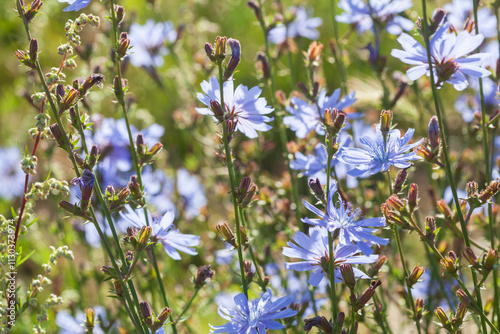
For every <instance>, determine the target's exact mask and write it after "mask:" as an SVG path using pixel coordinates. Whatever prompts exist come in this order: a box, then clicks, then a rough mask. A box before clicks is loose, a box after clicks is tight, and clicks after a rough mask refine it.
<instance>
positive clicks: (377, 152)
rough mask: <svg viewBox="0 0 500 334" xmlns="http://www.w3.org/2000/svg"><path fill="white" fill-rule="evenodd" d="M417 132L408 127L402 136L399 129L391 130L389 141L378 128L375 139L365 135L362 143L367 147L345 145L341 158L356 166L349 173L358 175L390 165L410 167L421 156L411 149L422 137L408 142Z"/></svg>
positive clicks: (369, 173)
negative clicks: (414, 141)
mask: <svg viewBox="0 0 500 334" xmlns="http://www.w3.org/2000/svg"><path fill="white" fill-rule="evenodd" d="M414 132H415V130H414V129H408V131H406V133H405V135H404V136H403V137H402V138H401V132H399V130H391V131H389V133H388V136H387V137H388V138H387V143H385V141H384V137H383V135H382V132H381V131H380V129H377V136H376V137H375V139H373V138H371V137H363V138H361V139H360V141H361V143H362V144H363V145H365V146H366V149H365V150H363V149H360V148H351V147H343V148H342V151H341V155H340V157H339V160H340V161H342V162H344V163H346V164H348V165H353V166H355V168H354V169H351V170H350V171H348V172H347V174H349V175H351V176H356V177H360V176H361V177H366V176H369V175H373V174H377V173H379V172H385V171H387V170H389V167H391V166H395V167H397V168H408V167H410V166H411V163H410V162H409V161H413V160H418V159H419V156H418V155H417V154H416V153H415V152H413V151H411V150H412V149H413V148H415V147H417V146H418V145H420V143H421V142H422V139H421V140H419V141H418V142H416V143H413V144H408V143H409V142H410V140H411V137H412V136H413V133H414ZM408 151H411V152H408Z"/></svg>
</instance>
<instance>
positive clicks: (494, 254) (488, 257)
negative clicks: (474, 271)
mask: <svg viewBox="0 0 500 334" xmlns="http://www.w3.org/2000/svg"><path fill="white" fill-rule="evenodd" d="M497 258H498V251H497V250H496V249H490V250H489V251H488V253H485V254H484V255H483V266H484V269H486V270H488V271H490V270H493V268H494V267H495V264H496V262H497Z"/></svg>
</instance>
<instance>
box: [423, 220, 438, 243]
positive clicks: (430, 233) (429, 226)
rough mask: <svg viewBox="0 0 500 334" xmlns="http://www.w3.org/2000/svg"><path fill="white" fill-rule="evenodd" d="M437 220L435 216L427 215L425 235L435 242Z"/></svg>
mask: <svg viewBox="0 0 500 334" xmlns="http://www.w3.org/2000/svg"><path fill="white" fill-rule="evenodd" d="M435 232H436V220H435V219H434V217H426V218H425V236H426V238H427V239H429V240H430V241H431V242H434V239H435V238H436V233H435Z"/></svg>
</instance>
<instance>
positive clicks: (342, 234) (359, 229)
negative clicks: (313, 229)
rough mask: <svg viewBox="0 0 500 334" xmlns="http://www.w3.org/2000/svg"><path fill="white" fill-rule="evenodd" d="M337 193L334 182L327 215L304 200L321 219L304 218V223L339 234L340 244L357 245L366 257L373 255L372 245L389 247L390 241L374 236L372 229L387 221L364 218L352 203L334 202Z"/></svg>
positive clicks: (331, 186) (308, 207) (331, 187)
mask: <svg viewBox="0 0 500 334" xmlns="http://www.w3.org/2000/svg"><path fill="white" fill-rule="evenodd" d="M336 192H337V182H335V180H333V181H332V184H331V185H330V191H329V194H328V202H327V206H326V213H324V212H322V211H321V210H319V209H318V208H316V207H315V206H314V205H312V204H311V203H309V202H307V201H306V200H303V203H304V206H305V207H306V208H307V209H308V210H309V211H311V212H312V213H314V214H316V215H317V216H318V217H320V218H319V219H310V218H307V217H306V218H303V219H302V221H303V222H304V223H306V224H309V225H317V226H322V227H325V228H326V229H327V230H328V231H330V232H333V233H338V235H339V237H338V238H339V244H340V245H341V246H347V245H351V244H355V245H357V246H358V247H359V249H360V250H361V252H362V253H363V254H365V255H371V254H373V249H371V246H372V245H387V244H388V243H389V239H383V238H380V237H377V236H375V235H373V233H374V232H375V231H376V230H375V229H373V228H371V227H382V226H385V219H384V218H382V217H378V218H366V219H364V218H363V217H362V213H361V210H360V209H355V208H354V207H353V206H352V204H351V203H350V202H344V201H343V200H341V199H339V200H338V201H337V203H334V202H333V197H334V196H335V195H336Z"/></svg>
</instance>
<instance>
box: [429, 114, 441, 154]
mask: <svg viewBox="0 0 500 334" xmlns="http://www.w3.org/2000/svg"><path fill="white" fill-rule="evenodd" d="M439 141H440V138H439V122H438V119H437V117H436V116H432V117H431V120H430V122H429V144H430V145H431V147H432V149H433V151H435V150H436V149H437V148H438V147H439Z"/></svg>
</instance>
